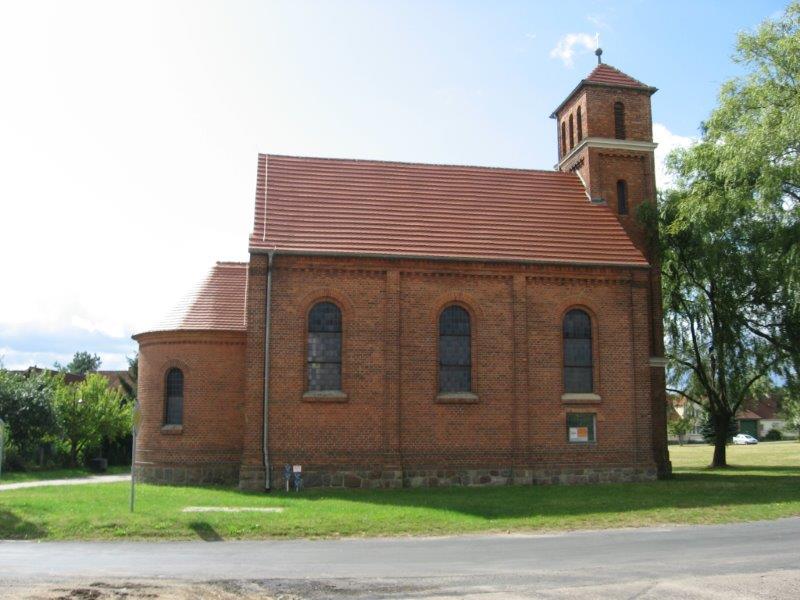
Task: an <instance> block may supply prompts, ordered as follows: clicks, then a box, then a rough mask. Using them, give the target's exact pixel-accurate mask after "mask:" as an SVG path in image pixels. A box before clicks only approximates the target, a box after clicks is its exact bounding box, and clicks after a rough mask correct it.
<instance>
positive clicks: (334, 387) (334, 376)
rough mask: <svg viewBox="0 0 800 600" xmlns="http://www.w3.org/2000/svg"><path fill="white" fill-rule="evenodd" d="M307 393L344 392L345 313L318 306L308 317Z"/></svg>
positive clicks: (332, 306)
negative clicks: (343, 331) (343, 320)
mask: <svg viewBox="0 0 800 600" xmlns="http://www.w3.org/2000/svg"><path fill="white" fill-rule="evenodd" d="M307 361H308V363H307V366H308V369H307V370H308V391H309V392H340V391H341V390H342V311H341V309H340V308H339V307H338V306H336V305H335V304H334V303H333V302H327V301H326V302H318V303H317V304H315V305H314V306H313V307H312V308H311V310H310V311H309V313H308V356H307Z"/></svg>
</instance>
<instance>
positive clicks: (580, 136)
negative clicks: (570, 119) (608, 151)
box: [575, 106, 583, 142]
mask: <svg viewBox="0 0 800 600" xmlns="http://www.w3.org/2000/svg"><path fill="white" fill-rule="evenodd" d="M575 120H576V121H577V122H578V141H579V142H580V141H581V140H582V139H583V115H582V114H581V107H580V106H579V107H578V116H577V117H576V118H575Z"/></svg>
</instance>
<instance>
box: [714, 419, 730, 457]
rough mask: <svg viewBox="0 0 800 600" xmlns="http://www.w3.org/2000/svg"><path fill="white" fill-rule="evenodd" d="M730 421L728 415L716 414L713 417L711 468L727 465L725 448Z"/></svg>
mask: <svg viewBox="0 0 800 600" xmlns="http://www.w3.org/2000/svg"><path fill="white" fill-rule="evenodd" d="M730 422H731V418H730V416H729V415H716V417H714V459H713V460H712V461H711V467H712V468H717V467H727V466H728V460H727V456H726V450H727V444H728V429H729V428H730Z"/></svg>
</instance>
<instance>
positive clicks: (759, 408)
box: [752, 398, 781, 419]
mask: <svg viewBox="0 0 800 600" xmlns="http://www.w3.org/2000/svg"><path fill="white" fill-rule="evenodd" d="M752 408H753V412H754V413H756V414H757V415H758V416H759V417H761V418H762V419H780V418H781V417H780V415H779V414H778V413H780V409H781V406H780V403H779V402H778V399H777V398H763V399H762V400H760V401H759V402H758V403H757V404H755V405H754V406H753V407H752Z"/></svg>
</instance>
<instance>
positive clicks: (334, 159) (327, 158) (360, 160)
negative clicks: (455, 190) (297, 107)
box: [262, 153, 573, 176]
mask: <svg viewBox="0 0 800 600" xmlns="http://www.w3.org/2000/svg"><path fill="white" fill-rule="evenodd" d="M262 154H263V155H264V156H267V157H273V158H292V159H305V160H324V161H330V162H350V163H379V164H386V165H414V166H419V167H446V168H447V167H449V168H454V169H459V168H461V169H484V170H491V171H519V172H522V173H552V174H558V175H568V176H572V175H573V174H572V173H569V172H566V171H557V170H555V169H526V168H522V167H493V166H487V165H467V164H457V163H425V162H414V161H403V160H383V159H379V158H337V157H334V156H302V155H299V154H273V153H262Z"/></svg>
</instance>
